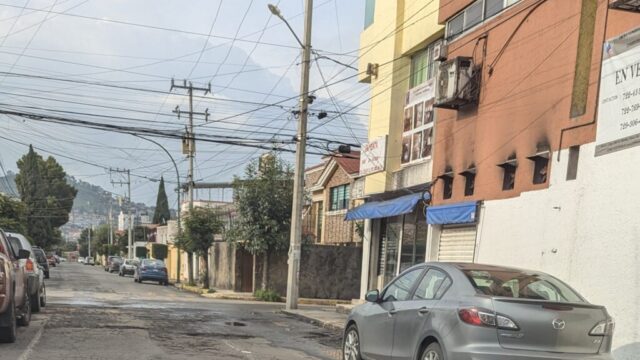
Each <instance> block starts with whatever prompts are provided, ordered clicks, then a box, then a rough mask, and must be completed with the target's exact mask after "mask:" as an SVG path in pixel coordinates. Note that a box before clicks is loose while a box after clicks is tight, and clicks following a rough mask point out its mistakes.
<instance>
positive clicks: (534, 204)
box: [476, 143, 640, 360]
mask: <svg viewBox="0 0 640 360" xmlns="http://www.w3.org/2000/svg"><path fill="white" fill-rule="evenodd" d="M594 148H595V146H594V143H591V144H587V145H583V146H582V147H581V149H580V160H579V166H578V178H577V179H576V180H573V181H566V180H565V179H566V170H567V158H568V151H563V152H562V153H561V160H560V161H559V162H557V160H556V156H555V155H556V154H554V159H553V171H552V172H551V179H550V184H549V189H548V190H542V191H531V192H526V193H522V194H521V195H520V196H519V197H517V198H513V199H508V200H495V201H486V202H485V203H484V206H483V208H482V209H481V212H480V219H479V221H480V228H479V231H480V233H479V234H478V249H477V255H476V256H477V259H476V260H477V261H478V262H481V263H492V264H503V265H511V266H518V267H523V268H530V269H537V270H541V271H545V272H548V273H551V274H553V275H555V276H557V277H559V278H560V279H562V280H564V281H566V282H568V283H569V284H571V285H572V286H573V287H574V288H575V289H576V290H578V291H579V292H580V293H581V294H583V296H585V297H586V298H587V299H588V300H589V301H590V302H592V303H596V304H602V305H605V306H606V307H607V309H608V310H609V312H610V313H611V315H612V316H613V317H614V318H615V320H616V333H615V338H614V348H615V351H614V354H615V356H616V359H618V360H632V359H634V360H635V359H637V358H638V354H640V306H639V305H640V304H639V302H640V261H639V259H640V216H638V214H640V203H639V202H638V199H640V186H638V179H640V167H638V160H639V159H640V147H636V148H632V149H628V150H624V151H621V152H616V153H612V154H609V155H605V156H602V157H597V158H594V156H593V154H594Z"/></svg>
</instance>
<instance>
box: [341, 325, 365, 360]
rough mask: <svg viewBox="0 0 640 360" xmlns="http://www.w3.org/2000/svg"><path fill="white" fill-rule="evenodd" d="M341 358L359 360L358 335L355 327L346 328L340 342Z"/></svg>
mask: <svg viewBox="0 0 640 360" xmlns="http://www.w3.org/2000/svg"><path fill="white" fill-rule="evenodd" d="M342 358H343V359H344V360H361V359H362V357H361V356H360V334H359V333H358V328H357V327H356V326H355V325H351V326H349V327H348V328H347V331H346V332H345V334H344V339H343V341H342Z"/></svg>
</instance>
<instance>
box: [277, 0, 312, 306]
mask: <svg viewBox="0 0 640 360" xmlns="http://www.w3.org/2000/svg"><path fill="white" fill-rule="evenodd" d="M272 12H273V11H272ZM312 16H313V0H305V14H304V42H303V44H302V81H301V84H300V114H299V118H298V135H297V140H298V142H297V144H296V165H295V166H296V167H295V170H294V178H293V205H292V209H291V238H290V244H289V271H288V273H287V299H286V308H287V309H297V308H298V296H299V286H298V285H299V284H298V281H299V278H300V276H299V275H300V257H301V244H302V208H303V201H304V191H303V187H304V163H305V155H306V154H305V152H306V146H307V115H308V114H307V107H308V105H309V69H310V60H311V20H312ZM281 19H284V18H282V17H281ZM285 22H286V20H285ZM294 35H295V33H294Z"/></svg>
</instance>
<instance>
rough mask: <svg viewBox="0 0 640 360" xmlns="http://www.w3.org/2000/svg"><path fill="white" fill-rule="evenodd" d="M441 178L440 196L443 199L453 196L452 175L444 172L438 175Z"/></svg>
mask: <svg viewBox="0 0 640 360" xmlns="http://www.w3.org/2000/svg"><path fill="white" fill-rule="evenodd" d="M440 179H442V198H443V199H444V200H447V199H451V197H452V196H453V176H451V175H450V174H445V175H442V176H440Z"/></svg>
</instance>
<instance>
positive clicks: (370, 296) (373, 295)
mask: <svg viewBox="0 0 640 360" xmlns="http://www.w3.org/2000/svg"><path fill="white" fill-rule="evenodd" d="M364 299H365V300H367V301H368V302H372V303H377V302H380V291H378V290H371V291H369V292H368V293H367V295H365V297H364Z"/></svg>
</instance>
